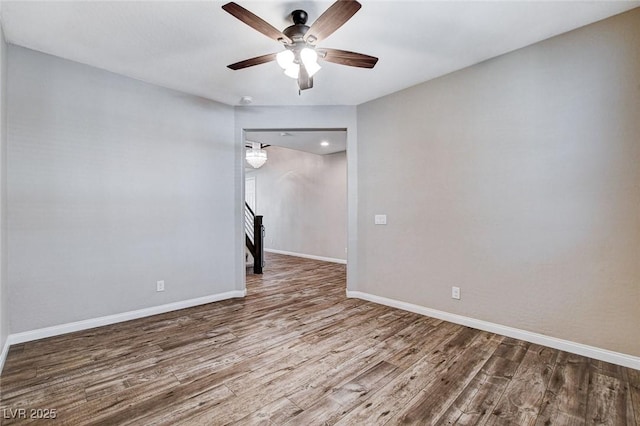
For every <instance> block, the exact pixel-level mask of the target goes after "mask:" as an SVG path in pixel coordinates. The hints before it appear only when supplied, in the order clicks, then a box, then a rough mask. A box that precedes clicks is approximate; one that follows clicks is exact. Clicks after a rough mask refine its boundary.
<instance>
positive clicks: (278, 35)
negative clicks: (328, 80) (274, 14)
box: [222, 0, 378, 91]
mask: <svg viewBox="0 0 640 426" xmlns="http://www.w3.org/2000/svg"><path fill="white" fill-rule="evenodd" d="M360 7H362V5H361V4H360V3H358V2H357V1H355V0H339V1H336V2H335V3H333V4H332V5H331V6H330V7H329V8H328V9H327V10H326V11H325V12H324V13H323V14H322V15H320V17H319V18H318V19H317V20H316V21H315V22H314V23H313V25H311V27H309V26H307V25H306V23H307V16H308V15H307V12H305V11H304V10H294V11H293V12H291V18H292V20H293V25H291V26H289V27H287V28H285V29H284V30H283V31H279V30H278V29H276V28H275V27H273V26H272V25H271V24H269V23H268V22H266V21H265V20H263V19H262V18H260V17H258V16H257V15H254V14H253V13H252V12H249V11H248V10H247V9H245V8H243V7H242V6H240V5H238V4H236V3H233V2H231V3H227V4H225V5H224V6H222V8H223V9H224V10H225V11H227V12H228V13H230V14H231V15H233V16H235V17H236V18H238V19H239V20H241V21H242V22H244V23H245V24H247V25H249V26H250V27H251V28H253V29H255V30H257V31H259V32H261V33H262V34H264V35H266V36H267V37H269V38H272V39H274V40H276V41H277V42H280V43H282V44H283V45H284V48H285V50H283V51H281V52H279V53H270V54H267V55H262V56H257V57H255V58H250V59H245V60H244V61H240V62H236V63H235V64H231V65H228V67H229V68H231V69H232V70H239V69H243V68H248V67H252V66H254V65H260V64H264V63H267V62H271V61H274V60H275V61H277V62H278V65H280V67H281V68H282V69H283V70H284V73H285V75H287V76H289V77H291V78H293V79H296V80H298V89H299V91H302V90H307V89H310V88H312V87H313V76H314V75H315V74H316V73H317V72H318V71H319V70H320V68H321V67H320V65H319V64H318V59H322V60H324V61H327V62H333V63H336V64H341V65H348V66H351V67H359V68H373V67H374V66H375V65H376V62H378V58H375V57H373V56H369V55H363V54H362V53H355V52H349V51H346V50H338V49H327V48H316V43H317V42H319V41H322V40H324V39H325V38H327V37H328V36H330V35H331V34H333V33H334V32H335V31H336V30H337V29H338V28H340V27H341V26H342V25H344V24H345V22H347V21H348V20H349V19H351V17H352V16H353V15H354V14H355V13H356V12H357V11H358V10H360Z"/></svg>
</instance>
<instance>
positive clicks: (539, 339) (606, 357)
mask: <svg viewBox="0 0 640 426" xmlns="http://www.w3.org/2000/svg"><path fill="white" fill-rule="evenodd" d="M347 297H352V298H356V299H362V300H367V301H369V302H373V303H378V304H380V305H386V306H390V307H392V308H398V309H402V310H404V311H409V312H413V313H416V314H420V315H426V316H429V317H433V318H438V319H441V320H444V321H448V322H452V323H455V324H460V325H464V326H467V327H472V328H477V329H479V330H484V331H488V332H490V333H496V334H500V335H502V336H507V337H512V338H514V339H520V340H524V341H527V342H531V343H536V344H539V345H543V346H548V347H550V348H554V349H559V350H562V351H565V352H571V353H574V354H578V355H582V356H586V357H589V358H594V359H598V360H601V361H606V362H610V363H612V364H617V365H622V366H624V367H629V368H633V369H636V370H640V357H636V356H632V355H627V354H623V353H620V352H614V351H610V350H607V349H601V348H597V347H594V346H589V345H584V344H582V343H576V342H571V341H569V340H563V339H558V338H556V337H551V336H546V335H544V334H539V333H533V332H531V331H526V330H520V329H518V328H513V327H507V326H504V325H500V324H495V323H492V322H488V321H483V320H478V319H474V318H469V317H465V316H462V315H457V314H451V313H449V312H444V311H439V310H436V309H431V308H426V307H424V306H419V305H414V304H412V303H407V302H401V301H399V300H394V299H389V298H386V297H381V296H376V295H374V294H369V293H363V292H360V291H349V290H347Z"/></svg>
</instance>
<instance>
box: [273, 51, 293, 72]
mask: <svg viewBox="0 0 640 426" xmlns="http://www.w3.org/2000/svg"><path fill="white" fill-rule="evenodd" d="M294 59H295V55H294V54H293V52H292V51H291V50H289V49H286V50H283V51H282V52H280V53H278V54H277V55H276V61H277V62H278V65H280V68H282V69H284V70H286V69H287V68H289V67H290V66H291V65H293V61H294Z"/></svg>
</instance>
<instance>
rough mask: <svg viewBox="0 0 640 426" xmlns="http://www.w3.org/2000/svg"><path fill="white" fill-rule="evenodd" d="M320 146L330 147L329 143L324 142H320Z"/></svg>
mask: <svg viewBox="0 0 640 426" xmlns="http://www.w3.org/2000/svg"><path fill="white" fill-rule="evenodd" d="M320 146H329V142H327V141H322V142H320Z"/></svg>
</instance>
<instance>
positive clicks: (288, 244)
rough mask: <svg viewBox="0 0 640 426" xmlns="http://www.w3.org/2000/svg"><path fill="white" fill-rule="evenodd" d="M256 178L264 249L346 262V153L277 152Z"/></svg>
mask: <svg viewBox="0 0 640 426" xmlns="http://www.w3.org/2000/svg"><path fill="white" fill-rule="evenodd" d="M266 150H267V151H268V156H269V158H268V161H267V162H266V163H265V165H264V166H262V167H261V168H259V169H256V170H253V171H251V172H249V173H248V174H247V175H248V176H255V177H256V187H257V191H256V194H257V197H256V199H257V214H261V215H263V216H264V224H265V229H266V238H265V248H266V249H275V250H282V251H287V252H293V253H298V254H304V255H313V256H321V257H328V258H334V259H341V260H346V259H347V253H346V248H347V156H346V152H339V153H336V154H329V155H316V154H310V153H307V152H302V151H296V150H293V149H286V148H281V147H277V146H270V147H268V148H266Z"/></svg>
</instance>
